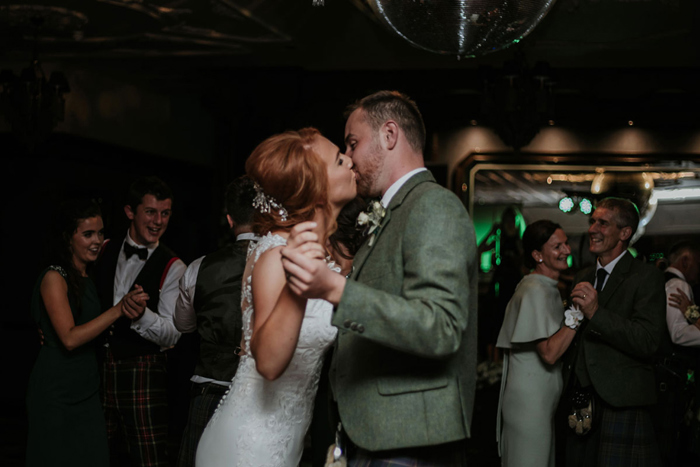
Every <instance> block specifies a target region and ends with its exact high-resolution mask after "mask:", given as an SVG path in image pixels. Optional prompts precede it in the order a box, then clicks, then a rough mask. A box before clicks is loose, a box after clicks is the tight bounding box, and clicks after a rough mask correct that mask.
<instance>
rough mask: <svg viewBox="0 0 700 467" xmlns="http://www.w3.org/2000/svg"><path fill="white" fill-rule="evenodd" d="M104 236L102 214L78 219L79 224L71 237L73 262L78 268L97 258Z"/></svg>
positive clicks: (82, 267)
mask: <svg viewBox="0 0 700 467" xmlns="http://www.w3.org/2000/svg"><path fill="white" fill-rule="evenodd" d="M104 238H105V237H104V225H103V224H102V218H101V217H100V216H95V217H88V218H87V219H80V220H79V221H78V226H77V228H76V229H75V232H73V235H72V236H71V238H70V251H71V253H72V254H73V264H74V265H75V266H76V268H77V269H78V270H82V269H84V267H85V266H87V265H88V264H89V263H92V262H93V261H96V260H97V257H98V256H99V254H100V248H102V242H104Z"/></svg>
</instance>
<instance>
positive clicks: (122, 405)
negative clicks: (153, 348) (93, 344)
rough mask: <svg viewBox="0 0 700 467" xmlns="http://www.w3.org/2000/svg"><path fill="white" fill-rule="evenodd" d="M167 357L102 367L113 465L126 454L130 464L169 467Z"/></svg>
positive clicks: (108, 357)
mask: <svg viewBox="0 0 700 467" xmlns="http://www.w3.org/2000/svg"><path fill="white" fill-rule="evenodd" d="M166 365H167V357H166V355H165V354H162V353H161V354H151V355H143V356H139V357H132V358H125V359H121V360H116V359H115V358H114V356H113V355H112V352H111V351H110V350H109V349H107V351H106V354H105V358H104V362H103V364H102V376H103V377H102V406H103V408H104V412H105V420H106V422H107V436H108V438H109V443H110V455H111V457H112V465H120V459H119V456H120V453H123V452H124V451H126V454H127V456H128V458H129V462H128V464H129V465H133V466H138V467H168V465H169V464H168V456H167V444H168V395H167V384H168V379H167V371H166Z"/></svg>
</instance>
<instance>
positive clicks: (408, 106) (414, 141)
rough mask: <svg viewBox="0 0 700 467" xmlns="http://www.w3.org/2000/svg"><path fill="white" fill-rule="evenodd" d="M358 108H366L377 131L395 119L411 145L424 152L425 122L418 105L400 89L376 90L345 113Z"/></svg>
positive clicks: (373, 128)
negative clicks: (388, 121)
mask: <svg viewBox="0 0 700 467" xmlns="http://www.w3.org/2000/svg"><path fill="white" fill-rule="evenodd" d="M357 109H362V110H364V112H365V115H366V118H367V121H368V123H369V125H370V127H371V128H372V130H373V131H375V132H376V131H379V128H380V127H381V126H382V125H383V124H384V123H385V122H386V121H387V120H394V121H395V122H396V123H398V124H399V127H401V130H403V132H404V134H405V135H406V139H407V140H408V143H409V144H410V145H411V147H412V148H413V149H414V150H415V151H418V152H420V153H423V150H424V149H425V124H424V123H423V116H422V115H421V113H420V111H419V110H418V106H417V105H416V103H415V102H413V100H412V99H411V98H410V97H408V96H407V95H405V94H402V93H400V92H399V91H379V92H375V93H374V94H370V95H369V96H367V97H364V98H362V99H360V100H359V101H357V102H355V103H354V104H352V105H350V106H349V107H348V109H347V111H346V113H345V116H346V118H347V117H349V116H350V114H351V113H353V112H354V111H355V110H357Z"/></svg>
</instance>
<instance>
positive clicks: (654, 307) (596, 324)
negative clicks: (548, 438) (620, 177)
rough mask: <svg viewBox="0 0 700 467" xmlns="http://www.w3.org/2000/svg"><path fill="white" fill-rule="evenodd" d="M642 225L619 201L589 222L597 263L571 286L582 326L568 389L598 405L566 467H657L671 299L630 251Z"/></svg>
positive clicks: (656, 274)
mask: <svg viewBox="0 0 700 467" xmlns="http://www.w3.org/2000/svg"><path fill="white" fill-rule="evenodd" d="M638 225H639V212H638V211H637V208H636V206H635V205H634V204H633V203H632V202H630V201H628V200H626V199H621V198H606V199H604V200H602V201H600V202H599V203H598V206H597V208H596V210H595V211H594V212H593V214H592V216H591V219H590V227H589V229H588V236H589V239H590V247H589V249H590V251H591V253H593V254H594V255H596V256H597V258H598V260H597V261H596V264H595V265H593V266H590V267H588V268H584V269H583V270H581V271H580V272H579V273H578V274H576V277H575V278H574V284H575V285H574V288H573V290H572V292H571V297H572V301H573V303H574V304H575V305H577V306H578V307H579V309H580V310H581V311H582V312H583V315H584V316H585V319H584V321H583V323H582V324H581V326H580V327H579V329H578V331H577V334H576V337H575V338H574V342H573V344H572V346H571V348H570V349H569V352H568V353H567V356H566V359H565V360H566V361H565V364H564V382H565V384H566V383H567V382H568V383H575V387H578V388H580V389H581V390H582V391H583V392H587V393H590V394H593V395H594V397H596V398H597V399H596V400H597V402H598V403H597V404H596V406H595V408H594V414H593V423H594V426H593V428H592V429H591V431H590V433H588V434H586V435H584V436H577V435H576V434H574V432H573V431H570V432H569V433H568V438H567V444H566V465H567V466H568V467H570V466H586V467H588V466H597V467H603V466H613V465H614V466H632V465H635V466H652V465H653V466H656V465H658V464H659V455H658V447H657V445H656V439H655V433H654V427H653V426H652V422H651V418H650V415H649V407H650V406H652V405H653V404H655V403H656V390H655V380H654V371H653V366H652V356H653V355H654V353H655V352H656V350H657V348H658V346H659V341H660V340H661V336H662V332H664V329H665V324H664V314H665V312H664V310H665V303H666V296H665V294H664V280H663V274H662V273H661V271H659V270H658V269H657V268H655V267H654V266H653V265H652V264H648V263H643V262H641V261H639V260H637V259H635V258H633V257H632V255H631V253H629V252H628V251H627V249H628V247H629V244H630V239H631V238H632V237H633V236H634V233H635V232H636V230H637V226H638ZM567 386H569V387H571V386H570V385H567Z"/></svg>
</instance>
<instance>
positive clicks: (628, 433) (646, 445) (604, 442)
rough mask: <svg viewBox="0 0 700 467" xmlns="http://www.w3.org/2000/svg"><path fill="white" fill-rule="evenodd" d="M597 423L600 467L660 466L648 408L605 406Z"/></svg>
mask: <svg viewBox="0 0 700 467" xmlns="http://www.w3.org/2000/svg"><path fill="white" fill-rule="evenodd" d="M600 424H601V426H600V428H601V432H600V446H599V448H598V465H599V466H600V467H623V466H638V467H652V466H653V467H658V466H660V465H661V464H660V462H661V460H660V458H659V451H658V446H657V444H656V434H655V431H654V426H653V425H652V423H651V416H650V415H649V411H648V410H646V409H643V408H635V409H615V408H612V407H605V408H604V409H603V414H602V420H601V423H600Z"/></svg>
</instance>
